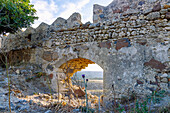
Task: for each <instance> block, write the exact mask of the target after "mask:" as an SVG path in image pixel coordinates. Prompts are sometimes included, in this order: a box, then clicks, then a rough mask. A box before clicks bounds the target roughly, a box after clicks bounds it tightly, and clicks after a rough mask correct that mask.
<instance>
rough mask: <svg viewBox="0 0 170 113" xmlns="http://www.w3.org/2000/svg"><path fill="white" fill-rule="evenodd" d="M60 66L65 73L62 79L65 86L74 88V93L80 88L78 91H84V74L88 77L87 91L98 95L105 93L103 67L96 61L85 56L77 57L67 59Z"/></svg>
mask: <svg viewBox="0 0 170 113" xmlns="http://www.w3.org/2000/svg"><path fill="white" fill-rule="evenodd" d="M59 68H60V69H61V70H62V71H63V73H64V74H65V77H64V78H63V80H62V82H63V84H64V85H65V88H67V89H68V88H69V89H71V90H73V91H72V92H73V93H76V91H75V90H78V89H79V91H78V92H77V93H83V92H84V81H83V79H82V74H85V75H86V79H88V82H87V92H88V93H90V94H92V95H97V96H99V95H102V94H103V69H102V68H101V67H100V66H99V65H97V64H96V63H95V62H93V61H91V60H89V59H85V58H76V59H71V60H69V61H67V62H66V63H64V64H62V65H61V66H60V67H59ZM80 89H81V90H82V92H81V91H80ZM75 95H76V94H75ZM78 95H79V94H78ZM79 96H82V95H79Z"/></svg>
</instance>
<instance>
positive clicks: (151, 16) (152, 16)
mask: <svg viewBox="0 0 170 113" xmlns="http://www.w3.org/2000/svg"><path fill="white" fill-rule="evenodd" d="M158 18H160V13H159V12H153V13H150V14H148V15H147V19H148V20H154V19H158Z"/></svg>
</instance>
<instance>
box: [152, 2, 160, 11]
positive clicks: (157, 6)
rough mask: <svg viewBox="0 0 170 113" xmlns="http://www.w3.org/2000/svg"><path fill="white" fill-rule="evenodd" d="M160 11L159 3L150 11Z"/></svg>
mask: <svg viewBox="0 0 170 113" xmlns="http://www.w3.org/2000/svg"><path fill="white" fill-rule="evenodd" d="M160 10H161V4H160V3H158V4H157V5H155V6H154V7H153V9H152V11H154V12H155V11H160Z"/></svg>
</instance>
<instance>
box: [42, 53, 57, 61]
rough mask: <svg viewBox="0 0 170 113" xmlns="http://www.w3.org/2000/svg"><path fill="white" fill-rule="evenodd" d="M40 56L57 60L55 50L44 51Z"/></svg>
mask: <svg viewBox="0 0 170 113" xmlns="http://www.w3.org/2000/svg"><path fill="white" fill-rule="evenodd" d="M42 58H43V59H44V60H46V61H52V60H57V59H58V53H57V52H51V51H45V52H44V53H43V57H42Z"/></svg>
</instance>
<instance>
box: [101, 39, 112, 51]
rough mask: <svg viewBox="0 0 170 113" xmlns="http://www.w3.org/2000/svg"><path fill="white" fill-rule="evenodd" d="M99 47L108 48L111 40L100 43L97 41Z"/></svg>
mask: <svg viewBox="0 0 170 113" xmlns="http://www.w3.org/2000/svg"><path fill="white" fill-rule="evenodd" d="M99 47H101V48H107V49H110V47H111V42H110V41H106V42H100V43H99Z"/></svg>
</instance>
